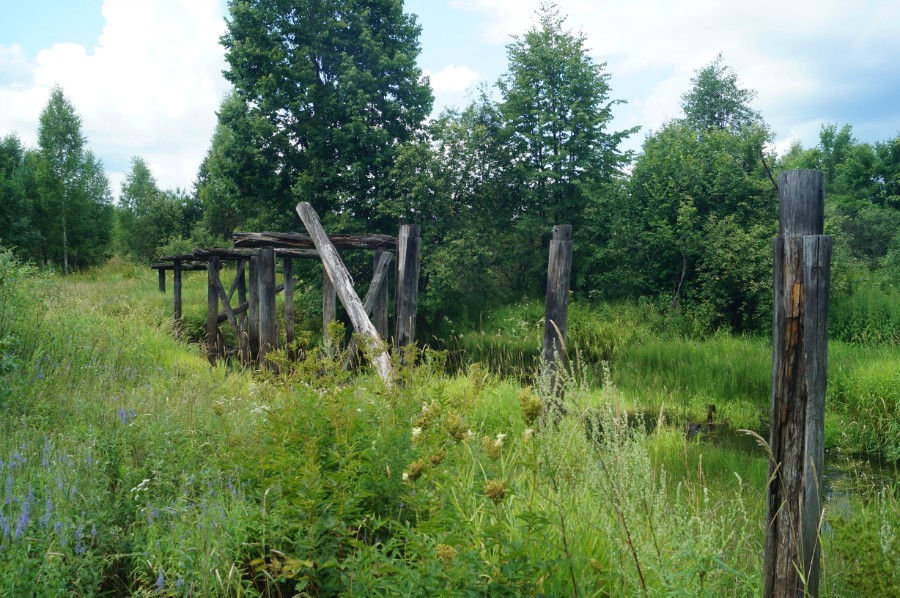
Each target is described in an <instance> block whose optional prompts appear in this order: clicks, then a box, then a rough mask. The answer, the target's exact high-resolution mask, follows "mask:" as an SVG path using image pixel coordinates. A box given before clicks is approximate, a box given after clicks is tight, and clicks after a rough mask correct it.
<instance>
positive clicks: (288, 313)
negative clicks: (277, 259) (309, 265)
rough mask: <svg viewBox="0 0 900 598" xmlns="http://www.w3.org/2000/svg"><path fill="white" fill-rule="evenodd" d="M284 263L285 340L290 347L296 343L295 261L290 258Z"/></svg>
mask: <svg viewBox="0 0 900 598" xmlns="http://www.w3.org/2000/svg"><path fill="white" fill-rule="evenodd" d="M282 260H283V262H284V285H283V286H284V338H285V342H287V344H288V345H289V346H290V345H291V344H293V342H294V261H293V259H292V258H290V257H287V256H286V257H284V258H282Z"/></svg>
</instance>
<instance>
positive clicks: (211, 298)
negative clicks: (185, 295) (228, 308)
mask: <svg viewBox="0 0 900 598" xmlns="http://www.w3.org/2000/svg"><path fill="white" fill-rule="evenodd" d="M218 273H219V258H218V257H216V256H212V257H210V258H209V262H207V266H206V280H207V284H206V358H207V359H209V362H210V363H215V362H216V355H217V354H218V336H219V292H218V290H217V289H216V283H215V277H216V276H217V275H218Z"/></svg>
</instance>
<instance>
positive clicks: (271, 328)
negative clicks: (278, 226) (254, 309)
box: [257, 247, 278, 362]
mask: <svg viewBox="0 0 900 598" xmlns="http://www.w3.org/2000/svg"><path fill="white" fill-rule="evenodd" d="M258 259H259V261H258V265H259V268H258V269H259V273H258V274H257V276H258V280H257V284H258V289H259V292H258V295H259V360H260V362H262V361H263V360H264V358H265V356H266V354H267V353H268V352H269V351H274V350H275V349H277V348H278V327H277V321H276V319H275V249H274V248H272V247H261V248H260V249H259V258H258Z"/></svg>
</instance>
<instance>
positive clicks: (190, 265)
mask: <svg viewBox="0 0 900 598" xmlns="http://www.w3.org/2000/svg"><path fill="white" fill-rule="evenodd" d="M150 268H151V269H153V270H174V269H175V263H174V262H172V263H171V264H152V265H151V266H150ZM186 270H206V264H205V263H199V262H187V263H184V262H182V264H181V271H182V272H184V271H186Z"/></svg>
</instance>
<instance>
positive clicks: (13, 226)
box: [0, 134, 40, 257]
mask: <svg viewBox="0 0 900 598" xmlns="http://www.w3.org/2000/svg"><path fill="white" fill-rule="evenodd" d="M34 158H35V156H34V152H33V151H29V150H26V149H25V147H24V146H23V145H22V142H21V140H20V139H19V137H18V135H15V134H11V135H7V136H6V137H4V138H3V139H0V243H2V244H3V245H5V246H7V247H13V248H15V249H16V252H17V253H18V254H19V255H20V257H28V256H29V254H30V253H31V252H32V251H33V250H34V249H36V248H37V247H38V246H39V245H40V234H39V233H38V231H37V230H36V228H35V223H34V214H33V209H34V198H35V189H34V187H35V177H36V172H35V160H34Z"/></svg>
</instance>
